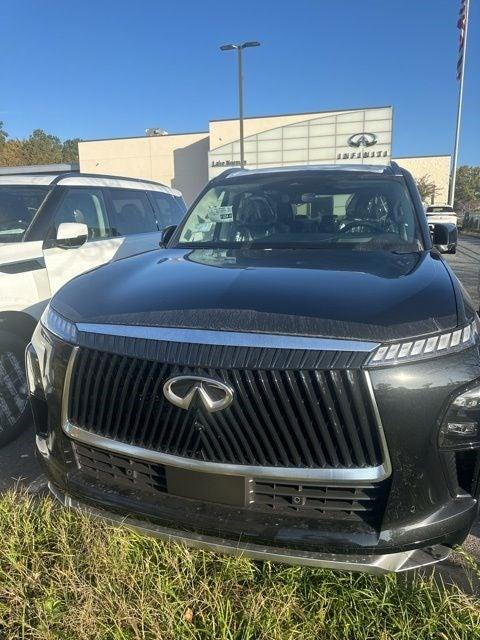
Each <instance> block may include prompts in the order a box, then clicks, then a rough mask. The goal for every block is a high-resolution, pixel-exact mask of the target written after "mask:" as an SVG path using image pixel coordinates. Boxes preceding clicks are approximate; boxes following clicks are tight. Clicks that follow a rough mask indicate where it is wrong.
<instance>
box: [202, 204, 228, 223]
mask: <svg viewBox="0 0 480 640" xmlns="http://www.w3.org/2000/svg"><path fill="white" fill-rule="evenodd" d="M208 219H209V220H211V221H212V222H233V207H232V206H231V205H230V206H224V207H215V206H212V207H210V208H209V210H208Z"/></svg>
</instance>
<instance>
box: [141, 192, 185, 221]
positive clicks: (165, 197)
mask: <svg viewBox="0 0 480 640" xmlns="http://www.w3.org/2000/svg"><path fill="white" fill-rule="evenodd" d="M149 193H150V195H151V196H152V198H153V201H154V202H155V209H156V212H157V222H158V226H159V228H160V229H165V227H169V226H170V225H172V224H175V225H178V224H180V222H181V220H182V218H183V216H184V215H185V211H186V208H185V203H184V202H183V200H182V198H180V197H178V198H176V197H174V196H172V195H170V194H168V193H162V192H161V191H149Z"/></svg>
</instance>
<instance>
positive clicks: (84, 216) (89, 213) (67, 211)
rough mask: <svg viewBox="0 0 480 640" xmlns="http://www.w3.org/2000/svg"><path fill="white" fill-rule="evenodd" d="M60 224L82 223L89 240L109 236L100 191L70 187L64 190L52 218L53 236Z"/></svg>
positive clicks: (103, 202)
mask: <svg viewBox="0 0 480 640" xmlns="http://www.w3.org/2000/svg"><path fill="white" fill-rule="evenodd" d="M62 222H83V223H84V224H86V225H87V227H88V238H89V240H99V239H102V238H108V237H109V236H110V229H109V224H108V218H107V214H106V207H105V201H104V199H103V193H102V191H101V190H100V189H82V188H78V187H72V188H70V189H67V190H66V193H65V195H64V197H63V198H62V200H61V202H60V204H59V205H58V207H57V210H56V212H55V215H54V218H53V226H54V234H55V235H56V232H57V229H58V225H59V224H60V223H62Z"/></svg>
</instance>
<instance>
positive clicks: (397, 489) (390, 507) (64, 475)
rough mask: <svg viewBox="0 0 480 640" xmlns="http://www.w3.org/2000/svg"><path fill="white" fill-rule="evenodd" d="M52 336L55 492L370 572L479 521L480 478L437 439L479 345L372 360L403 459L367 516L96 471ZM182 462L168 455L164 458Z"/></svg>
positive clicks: (45, 451) (133, 520)
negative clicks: (247, 501)
mask: <svg viewBox="0 0 480 640" xmlns="http://www.w3.org/2000/svg"><path fill="white" fill-rule="evenodd" d="M47 337H48V336H47ZM52 341H53V342H54V344H53V345H52V347H53V350H54V354H53V355H52V356H51V357H50V358H51V361H52V363H53V365H52V366H51V368H50V370H49V377H48V379H47V380H46V383H45V384H44V388H45V390H46V396H47V397H46V401H45V400H38V404H40V405H41V406H42V408H43V409H44V410H43V411H37V410H35V411H34V415H35V421H36V430H37V451H38V457H39V460H40V461H41V463H42V466H43V468H44V470H45V473H46V475H47V477H48V479H49V481H50V483H51V488H52V491H53V492H54V493H55V495H56V496H57V497H58V498H59V499H60V500H61V501H62V502H63V503H64V504H69V505H71V506H75V507H82V506H85V508H87V509H88V510H89V511H90V512H91V513H92V514H94V515H98V516H102V517H105V518H107V519H109V520H111V521H113V522H115V523H124V524H126V525H128V526H131V527H134V528H136V529H139V530H142V531H144V532H146V533H151V534H154V535H157V536H159V537H163V538H167V539H170V540H175V541H182V542H185V543H187V544H192V545H195V546H206V547H208V548H211V549H214V550H219V551H224V552H227V553H241V554H245V555H248V556H250V557H253V558H257V559H264V560H276V561H279V562H287V563H295V564H305V565H311V566H320V567H329V568H340V569H354V570H359V571H369V572H384V571H403V570H406V569H411V568H414V567H419V566H425V565H428V564H432V563H433V562H437V561H439V560H442V559H444V558H445V557H446V556H447V555H448V550H449V549H451V548H452V547H454V546H455V545H458V544H461V543H462V542H463V540H464V539H465V538H466V536H467V535H468V532H469V530H470V528H471V526H472V523H473V522H474V520H475V517H476V514H477V510H478V500H477V498H478V488H475V482H473V483H472V481H471V482H470V485H469V486H468V487H466V488H465V490H464V491H461V492H459V488H458V487H457V486H456V484H457V483H456V471H458V465H457V467H456V464H457V462H458V461H457V462H456V460H455V459H454V456H453V457H450V458H448V459H444V456H443V454H441V452H440V451H439V450H438V446H437V441H438V418H439V416H441V415H442V412H443V411H444V406H445V402H446V399H448V398H449V397H450V396H451V395H453V394H456V393H458V389H459V387H463V386H464V385H467V384H469V383H471V382H472V381H473V380H476V379H479V378H480V367H479V358H478V350H477V349H476V348H475V349H471V350H469V351H465V352H462V353H457V354H453V355H451V356H446V357H444V358H442V366H439V361H438V360H437V359H432V360H429V361H425V362H420V363H412V364H405V365H402V366H398V367H385V368H378V369H375V370H372V371H371V378H372V384H373V388H374V391H375V397H376V400H377V404H378V408H379V411H380V415H381V420H382V423H383V425H384V428H385V437H386V441H387V445H388V450H389V452H390V457H391V463H392V464H391V473H390V475H389V476H388V477H387V478H385V479H380V480H379V481H378V482H376V483H375V482H374V481H373V483H372V481H370V482H371V483H372V484H376V485H381V484H382V483H383V484H385V487H386V492H385V495H384V498H382V497H380V503H379V509H378V512H376V513H377V515H376V517H375V519H374V522H370V521H369V522H365V521H363V520H362V521H358V520H356V521H351V520H348V519H341V518H338V517H337V516H336V514H334V515H333V517H332V515H330V517H325V518H319V517H317V518H313V517H311V516H310V515H309V514H308V513H299V512H298V513H295V514H293V515H292V510H291V509H288V510H287V511H285V510H284V511H283V512H282V513H280V512H275V511H273V512H269V513H268V514H266V513H265V511H264V510H263V511H262V509H261V508H258V509H257V508H256V507H255V505H251V506H245V505H244V506H243V507H242V506H241V505H240V506H233V504H237V503H236V502H235V503H232V502H228V501H227V502H228V504H225V502H223V503H222V500H221V499H219V500H216V501H215V500H212V497H211V496H208V498H210V500H209V499H208V498H207V499H205V500H202V499H200V498H199V497H198V495H196V497H195V496H192V495H190V496H189V495H187V494H186V493H176V492H175V491H171V492H170V487H167V489H168V490H167V491H166V492H165V491H164V492H163V493H157V494H155V495H153V496H152V492H151V491H149V492H145V491H143V489H142V487H139V486H138V485H137V486H136V487H130V488H129V489H128V491H127V490H125V483H123V488H122V485H121V484H119V483H118V482H117V479H116V478H115V479H110V480H108V481H107V482H106V481H105V479H104V477H103V478H100V479H99V478H98V477H97V478H96V479H94V480H92V476H91V474H90V475H89V474H86V473H84V472H83V470H82V465H80V464H79V462H78V457H77V458H76V455H77V454H76V452H77V453H78V451H77V446H78V438H77V439H75V437H74V434H69V433H68V432H66V429H65V428H64V427H65V424H66V423H65V413H64V407H65V401H64V400H65V398H63V395H64V391H65V385H64V382H65V379H66V375H67V365H68V362H69V359H70V356H71V351H72V347H71V346H70V345H67V344H65V343H62V342H61V341H58V340H53V338H52ZM34 408H35V407H34ZM103 445H104V443H102V442H96V443H92V447H93V448H95V447H96V448H97V449H100V450H101V453H102V454H103V455H104V456H107V457H110V458H112V457H113V456H114V455H116V454H117V453H119V452H114V451H106V450H105V448H104V446H103ZM135 456H137V462H138V461H140V463H141V464H142V465H145V464H149V463H152V464H153V463H154V464H157V463H158V460H155V461H154V462H153V461H150V462H149V461H148V460H145V458H144V456H143V459H142V456H141V452H140V453H139V452H138V451H136V450H135V451H131V450H129V451H128V452H126V453H125V456H124V457H129V458H133V459H135ZM107 462H108V463H109V464H110V462H111V460H110V459H109V460H108V461H107ZM174 463H176V461H172V460H167V459H166V460H164V461H163V464H164V466H165V467H168V465H169V464H170V465H173V464H174ZM129 464H130V462H129ZM206 471H207V473H208V470H206ZM212 473H213V471H212ZM472 474H473V475H472V479H475V478H476V477H478V473H477V472H473V471H472ZM117 477H118V473H117ZM472 479H471V480H472ZM253 480H254V482H255V478H254V479H253ZM262 481H263V480H262ZM265 481H266V480H265ZM149 482H150V480H149ZM293 482H294V483H295V482H300V480H299V479H298V478H295V479H293ZM362 482H363V484H362ZM362 482H359V483H358V488H359V489H362V488H364V487H365V480H363V481H362ZM167 484H168V483H167ZM223 484H224V483H223V480H221V479H218V478H217V479H216V480H215V482H214V491H215V492H217V493H216V495H220V494H221V492H222V489H223ZM463 484H465V483H463ZM212 486H213V485H212ZM344 486H345V485H342V487H344ZM346 486H347V488H348V485H346ZM462 486H463V485H462ZM368 490H369V491H370V490H371V488H369V489H368ZM179 496H183V497H179ZM293 497H298V496H293ZM307 506H308V505H307ZM335 508H336V507H335ZM288 511H290V513H289V512H288ZM327 515H328V514H327ZM377 516H378V517H377Z"/></svg>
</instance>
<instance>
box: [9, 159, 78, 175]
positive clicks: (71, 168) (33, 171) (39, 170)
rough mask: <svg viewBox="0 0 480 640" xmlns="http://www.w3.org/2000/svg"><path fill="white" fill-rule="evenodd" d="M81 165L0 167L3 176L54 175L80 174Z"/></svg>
mask: <svg viewBox="0 0 480 640" xmlns="http://www.w3.org/2000/svg"><path fill="white" fill-rule="evenodd" d="M79 171H80V165H79V164H78V163H77V162H74V163H71V164H67V163H61V164H37V165H34V164H33V165H29V166H20V167H0V175H1V176H11V175H15V176H16V175H38V174H54V175H57V174H58V173H78V172H79Z"/></svg>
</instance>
